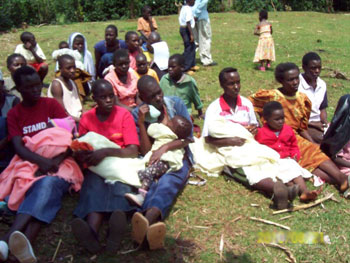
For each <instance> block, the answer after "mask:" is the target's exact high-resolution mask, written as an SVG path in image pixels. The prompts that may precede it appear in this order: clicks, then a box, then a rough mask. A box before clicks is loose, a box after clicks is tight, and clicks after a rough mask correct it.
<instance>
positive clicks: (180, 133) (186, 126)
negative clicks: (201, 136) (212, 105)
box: [172, 115, 192, 139]
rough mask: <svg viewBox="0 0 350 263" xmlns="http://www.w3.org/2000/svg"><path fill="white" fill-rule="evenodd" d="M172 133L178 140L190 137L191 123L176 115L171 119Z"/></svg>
mask: <svg viewBox="0 0 350 263" xmlns="http://www.w3.org/2000/svg"><path fill="white" fill-rule="evenodd" d="M172 121H173V122H175V123H174V124H175V125H174V133H175V134H176V135H177V137H178V138H179V139H186V138H188V137H189V136H190V135H191V132H192V123H191V122H190V121H189V120H188V119H186V118H185V117H183V116H180V115H176V116H175V117H174V118H173V119H172Z"/></svg>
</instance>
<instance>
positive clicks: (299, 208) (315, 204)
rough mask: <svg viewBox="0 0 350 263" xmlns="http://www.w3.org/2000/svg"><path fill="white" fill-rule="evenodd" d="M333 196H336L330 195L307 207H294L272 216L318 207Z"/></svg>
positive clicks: (276, 212)
mask: <svg viewBox="0 0 350 263" xmlns="http://www.w3.org/2000/svg"><path fill="white" fill-rule="evenodd" d="M333 195H334V194H330V195H328V196H326V197H323V198H321V199H318V200H316V201H315V202H313V203H309V204H305V205H298V206H294V207H292V208H288V209H283V210H278V211H275V212H273V213H272V214H274V215H277V214H282V213H287V212H294V211H298V210H303V209H308V208H310V207H314V206H317V205H319V204H321V203H323V202H324V201H327V200H329V199H331V198H332V197H333Z"/></svg>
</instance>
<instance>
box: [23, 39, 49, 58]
mask: <svg viewBox="0 0 350 263" xmlns="http://www.w3.org/2000/svg"><path fill="white" fill-rule="evenodd" d="M24 46H25V48H27V49H28V50H29V51H30V52H32V54H33V56H34V58H35V60H36V62H37V63H43V62H44V60H43V59H42V58H41V57H40V56H39V55H38V54H37V53H36V51H35V50H34V47H33V46H32V44H31V43H30V42H27V43H25V44H24Z"/></svg>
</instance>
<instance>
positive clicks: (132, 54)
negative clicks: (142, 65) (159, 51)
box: [125, 31, 141, 70]
mask: <svg viewBox="0 0 350 263" xmlns="http://www.w3.org/2000/svg"><path fill="white" fill-rule="evenodd" d="M125 43H126V45H127V47H128V50H129V59H130V68H132V69H133V70H136V59H135V58H136V55H137V54H139V53H140V52H141V51H140V42H139V35H138V34H137V33H136V32H135V31H129V32H127V33H126V34H125Z"/></svg>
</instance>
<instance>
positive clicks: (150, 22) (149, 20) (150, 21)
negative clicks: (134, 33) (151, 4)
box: [147, 16, 156, 32]
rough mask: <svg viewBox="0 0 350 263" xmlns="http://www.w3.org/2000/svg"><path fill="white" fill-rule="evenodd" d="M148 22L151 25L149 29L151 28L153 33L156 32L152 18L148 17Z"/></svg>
mask: <svg viewBox="0 0 350 263" xmlns="http://www.w3.org/2000/svg"><path fill="white" fill-rule="evenodd" d="M147 22H148V24H149V27H150V28H151V32H153V31H156V29H155V28H154V26H153V21H152V16H149V17H148V21H147Z"/></svg>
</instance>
